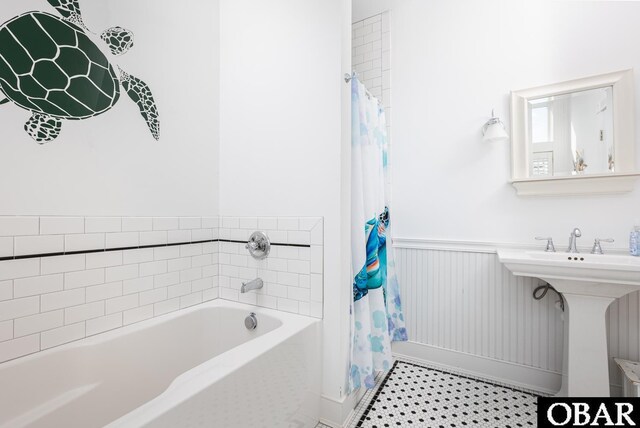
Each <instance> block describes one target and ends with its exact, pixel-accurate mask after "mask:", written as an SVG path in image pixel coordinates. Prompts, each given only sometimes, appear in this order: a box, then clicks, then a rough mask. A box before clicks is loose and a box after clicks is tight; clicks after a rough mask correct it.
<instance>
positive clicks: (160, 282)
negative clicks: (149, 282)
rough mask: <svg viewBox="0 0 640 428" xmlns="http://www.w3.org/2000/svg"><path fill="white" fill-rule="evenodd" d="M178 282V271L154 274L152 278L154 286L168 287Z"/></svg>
mask: <svg viewBox="0 0 640 428" xmlns="http://www.w3.org/2000/svg"><path fill="white" fill-rule="evenodd" d="M179 283H180V272H177V271H176V272H170V273H166V274H163V275H156V276H155V277H154V278H153V286H154V287H155V288H159V287H168V286H169V285H175V284H179Z"/></svg>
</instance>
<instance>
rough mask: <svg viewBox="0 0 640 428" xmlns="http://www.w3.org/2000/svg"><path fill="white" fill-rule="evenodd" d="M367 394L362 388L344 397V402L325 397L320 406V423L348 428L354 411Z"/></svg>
mask: <svg viewBox="0 0 640 428" xmlns="http://www.w3.org/2000/svg"><path fill="white" fill-rule="evenodd" d="M366 392H367V390H366V389H364V388H360V389H359V390H357V391H355V392H354V393H353V394H351V395H348V396H345V397H343V398H342V400H336V399H333V398H331V397H327V396H325V395H323V396H322V403H321V406H320V422H322V423H323V424H325V425H329V426H330V427H333V428H342V427H345V426H347V423H348V422H349V420H350V419H351V416H352V415H353V411H354V409H355V408H356V406H357V405H358V403H359V402H360V400H361V399H362V397H363V396H364V394H365V393H366Z"/></svg>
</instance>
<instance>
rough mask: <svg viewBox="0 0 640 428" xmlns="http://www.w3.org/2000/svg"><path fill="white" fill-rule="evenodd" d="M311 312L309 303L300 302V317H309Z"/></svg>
mask: <svg viewBox="0 0 640 428" xmlns="http://www.w3.org/2000/svg"><path fill="white" fill-rule="evenodd" d="M310 312H311V310H310V308H309V302H298V313H299V314H300V315H307V316H308V315H309V313H310Z"/></svg>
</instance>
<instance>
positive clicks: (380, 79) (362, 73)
mask: <svg viewBox="0 0 640 428" xmlns="http://www.w3.org/2000/svg"><path fill="white" fill-rule="evenodd" d="M352 31H353V34H352V40H351V43H352V51H353V52H352V58H351V62H352V64H353V70H354V71H355V72H356V73H358V77H359V79H360V81H361V82H362V83H364V85H365V86H366V87H367V89H368V90H369V92H370V93H371V95H373V96H375V97H376V98H378V99H379V100H380V102H381V103H382V105H383V106H384V108H385V112H386V119H387V136H388V137H389V139H390V138H391V37H390V35H391V33H390V28H389V12H384V13H381V14H379V15H374V16H372V17H370V18H367V19H364V20H362V21H358V22H354V23H353V27H352Z"/></svg>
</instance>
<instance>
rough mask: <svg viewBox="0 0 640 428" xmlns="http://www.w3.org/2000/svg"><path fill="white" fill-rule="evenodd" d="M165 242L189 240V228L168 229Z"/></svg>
mask: <svg viewBox="0 0 640 428" xmlns="http://www.w3.org/2000/svg"><path fill="white" fill-rule="evenodd" d="M167 242H168V243H169V244H177V243H182V242H191V230H170V231H168V232H167Z"/></svg>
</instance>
